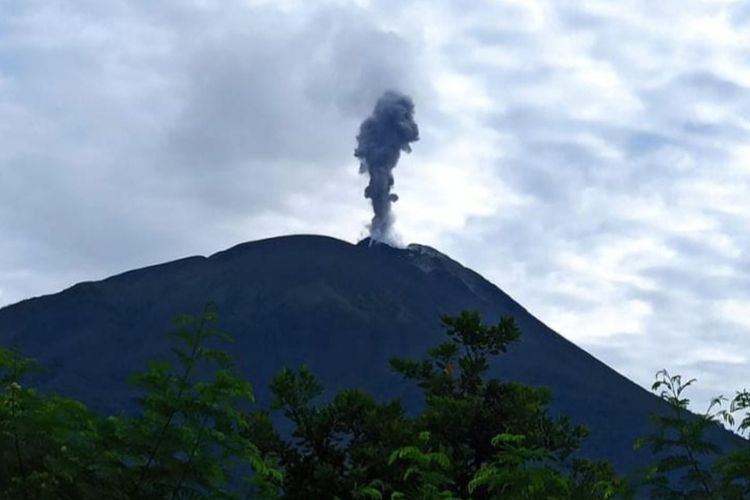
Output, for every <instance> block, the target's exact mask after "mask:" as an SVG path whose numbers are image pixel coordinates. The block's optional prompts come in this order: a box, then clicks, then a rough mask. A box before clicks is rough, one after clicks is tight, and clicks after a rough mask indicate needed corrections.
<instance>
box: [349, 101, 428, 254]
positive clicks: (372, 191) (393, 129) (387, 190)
mask: <svg viewBox="0 0 750 500" xmlns="http://www.w3.org/2000/svg"><path fill="white" fill-rule="evenodd" d="M417 140H419V129H418V128H417V124H416V122H415V121H414V103H413V102H412V100H411V98H410V97H408V96H405V95H403V94H400V93H398V92H393V91H387V92H386V93H384V94H383V95H382V96H381V97H380V99H378V102H377V103H376V104H375V109H374V110H373V112H372V115H370V116H369V117H368V118H367V119H366V120H365V121H363V122H362V125H360V127H359V135H357V149H355V150H354V156H356V157H357V158H359V161H360V164H359V172H360V173H362V174H363V173H365V172H366V173H368V174H369V176H370V183H369V184H368V185H367V187H366V188H365V198H369V199H370V200H371V201H372V209H373V212H375V215H374V216H373V217H372V222H371V223H370V226H369V228H370V238H372V239H373V240H378V241H384V242H386V243H392V242H393V233H392V226H393V214H392V213H391V204H392V203H393V202H394V201H396V200H398V196H397V195H396V194H395V193H391V188H393V169H394V168H395V167H396V164H397V163H398V159H399V157H400V156H401V151H406V152H407V153H410V152H411V147H410V146H409V143H411V142H414V141H417Z"/></svg>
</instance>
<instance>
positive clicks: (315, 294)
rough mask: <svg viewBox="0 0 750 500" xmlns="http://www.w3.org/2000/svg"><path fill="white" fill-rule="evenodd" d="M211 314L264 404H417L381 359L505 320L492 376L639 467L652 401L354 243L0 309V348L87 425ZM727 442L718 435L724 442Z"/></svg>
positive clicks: (536, 333)
mask: <svg viewBox="0 0 750 500" xmlns="http://www.w3.org/2000/svg"><path fill="white" fill-rule="evenodd" d="M208 302H213V303H215V304H216V306H217V309H218V311H219V314H220V315H221V327H222V328H223V329H224V330H225V331H227V332H229V333H231V334H232V335H233V336H234V337H235V339H236V342H235V343H234V344H233V345H232V346H231V347H230V351H231V352H232V354H233V355H234V357H235V359H236V360H237V362H238V365H239V368H240V369H241V371H242V372H243V373H244V374H245V375H246V376H247V378H248V380H250V381H251V382H252V383H253V385H254V386H255V389H256V393H257V396H258V402H259V404H261V405H265V404H267V403H268V390H267V387H268V383H269V382H270V380H271V377H272V376H273V375H274V374H275V373H276V372H278V370H279V369H281V368H282V367H298V366H300V365H303V364H304V365H307V366H309V367H310V368H311V369H312V370H313V371H314V372H315V373H316V374H317V375H318V376H319V378H320V380H321V382H322V383H323V384H324V385H325V386H326V388H327V389H328V390H329V391H330V392H329V394H330V393H333V392H334V391H335V390H338V389H341V388H346V387H363V388H365V389H369V390H371V391H373V392H374V393H375V394H376V396H384V395H393V394H400V395H402V396H404V398H405V399H406V401H407V406H411V407H416V406H417V405H419V404H420V402H419V401H418V400H416V399H415V398H414V393H413V392H410V391H411V390H412V389H411V388H410V387H409V386H408V385H407V384H403V383H402V381H401V380H400V378H399V377H398V376H396V375H395V374H393V373H392V372H391V371H390V370H389V368H388V359H389V358H391V357H394V356H398V357H421V356H422V355H423V354H424V352H425V351H426V350H427V349H428V348H430V347H432V346H434V345H436V344H437V343H439V342H441V341H443V337H444V335H443V331H442V329H441V326H440V315H442V314H455V313H458V312H459V311H461V310H464V309H472V310H476V311H479V312H480V313H481V314H482V317H483V320H484V321H485V322H488V323H490V322H495V321H497V320H498V319H499V318H500V317H501V316H506V315H510V316H513V317H514V318H515V319H516V322H517V324H518V326H519V328H520V330H521V332H522V337H521V340H520V342H518V343H516V344H514V345H512V346H511V347H510V348H509V350H508V352H507V353H505V354H502V355H500V356H499V357H498V358H497V360H496V362H495V364H494V366H493V368H492V370H493V375H494V376H496V377H499V378H502V379H505V380H511V381H516V382H522V383H526V384H531V385H544V386H548V387H550V388H551V389H552V391H553V397H554V399H553V409H554V410H555V411H560V412H562V413H564V414H566V415H569V416H570V417H571V420H572V421H573V422H574V423H576V424H585V425H586V426H588V427H589V428H590V430H591V434H590V436H589V438H588V439H586V440H585V441H584V446H583V452H584V453H585V454H587V455H590V456H591V457H592V458H607V459H609V460H610V461H611V462H612V463H613V464H614V465H615V466H616V467H617V468H618V469H620V470H621V471H626V470H630V469H631V468H633V467H634V466H637V465H640V464H643V463H644V462H646V461H648V460H649V459H650V457H649V456H648V454H646V453H643V454H638V453H637V452H635V451H632V449H633V441H634V440H635V439H636V438H637V437H640V436H643V435H645V434H647V433H648V420H647V416H648V414H649V413H651V412H657V411H663V410H664V404H663V403H662V402H661V401H660V400H659V399H658V398H657V397H655V396H653V395H652V394H650V393H649V392H647V391H645V390H644V389H642V388H641V387H639V386H638V385H636V384H634V383H633V382H631V381H629V380H627V379H626V378H624V377H623V376H621V375H619V374H618V373H617V372H615V371H614V370H612V369H611V368H609V367H608V366H606V365H605V364H603V363H601V362H600V361H598V360H597V359H595V358H594V357H592V356H591V355H589V354H588V353H586V352H585V351H583V350H582V349H580V348H578V347H577V346H575V345H574V344H572V343H571V342H569V341H567V340H566V339H564V338H563V337H561V336H560V335H558V334H557V333H555V332H554V331H552V330H551V329H550V328H548V327H547V326H545V325H544V324H543V323H542V322H540V321H539V320H537V319H536V318H535V317H534V316H532V315H531V314H530V313H529V312H527V311H526V310H525V309H524V308H523V307H521V306H520V305H519V304H518V303H516V302H515V301H514V300H513V299H511V298H510V297H509V296H508V295H506V294H505V293H504V292H503V291H501V290H500V289H499V288H497V287H496V286H494V285H493V284H491V283H490V282H488V281H487V280H485V279H484V278H482V277H481V276H480V275H479V274H477V273H475V272H473V271H471V270H470V269H467V268H465V267H463V266H462V265H461V264H459V263H457V262H455V261H453V260H452V259H450V258H449V257H447V256H445V255H443V254H442V253H440V252H439V251H437V250H435V249H432V248H430V247H427V246H422V245H409V246H408V247H406V248H404V249H399V248H394V247H391V246H388V245H386V244H382V243H374V244H373V242H372V241H371V240H369V239H366V240H363V241H361V242H360V243H359V244H357V245H352V244H350V243H346V242H343V241H339V240H336V239H333V238H328V237H323V236H286V237H279V238H272V239H267V240H261V241H255V242H250V243H243V244H240V245H237V246H235V247H233V248H230V249H228V250H225V251H222V252H219V253H216V254H214V255H211V256H210V257H189V258H185V259H181V260H177V261H173V262H169V263H166V264H161V265H156V266H151V267H146V268H143V269H138V270H134V271H130V272H126V273H123V274H120V275H117V276H113V277H110V278H107V279H105V280H102V281H96V282H85V283H79V284H77V285H75V286H73V287H71V288H69V289H67V290H64V291H62V292H60V293H57V294H54V295H48V296H44V297H39V298H34V299H29V300H26V301H23V302H20V303H18V304H15V305H11V306H8V307H5V308H3V309H0V345H16V346H18V348H19V349H20V350H21V352H22V353H24V354H25V355H29V356H32V357H35V358H37V359H38V360H39V361H40V362H41V363H42V364H44V365H45V366H46V367H47V368H48V371H47V372H46V375H44V377H43V379H42V380H41V381H40V385H41V387H43V388H44V389H48V390H54V391H57V392H59V393H61V394H63V395H65V396H69V397H73V398H76V399H80V400H81V401H83V402H85V403H87V404H88V405H90V406H91V407H92V408H94V409H96V410H98V411H101V412H116V411H119V410H120V409H122V408H128V407H131V405H132V398H133V397H135V396H136V394H135V392H134V391H133V389H131V388H130V387H129V386H128V384H127V377H128V375H130V374H131V373H133V372H135V371H137V370H142V369H143V368H144V367H145V366H146V363H147V361H148V360H152V359H156V358H161V359H165V358H166V359H169V358H170V351H169V344H168V340H167V339H166V337H165V335H164V332H166V331H168V330H169V329H170V328H171V326H172V320H173V318H174V317H175V316H176V315H177V314H180V313H190V314H197V313H200V312H201V311H202V310H203V307H204V306H205V304H206V303H208ZM721 439H729V434H727V436H726V437H725V438H721Z"/></svg>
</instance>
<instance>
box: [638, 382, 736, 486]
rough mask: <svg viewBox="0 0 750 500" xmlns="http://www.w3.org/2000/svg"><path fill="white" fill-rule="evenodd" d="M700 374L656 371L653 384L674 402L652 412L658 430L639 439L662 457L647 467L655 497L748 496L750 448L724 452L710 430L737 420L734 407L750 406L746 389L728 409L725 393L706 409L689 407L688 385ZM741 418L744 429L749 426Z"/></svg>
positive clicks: (653, 387) (661, 394)
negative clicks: (687, 377) (666, 411)
mask: <svg viewBox="0 0 750 500" xmlns="http://www.w3.org/2000/svg"><path fill="white" fill-rule="evenodd" d="M693 383H695V379H690V380H687V381H683V379H682V377H681V376H680V375H670V373H669V372H668V371H667V370H660V371H659V372H657V374H656V381H655V382H654V384H653V385H652V390H654V391H658V394H659V396H660V397H661V398H662V399H663V400H664V401H666V402H667V403H669V406H670V408H671V410H672V412H671V414H668V415H652V416H651V421H652V424H653V426H654V431H653V433H652V434H650V435H648V436H646V437H644V438H642V439H640V440H638V441H637V442H636V448H643V447H645V446H648V447H650V449H651V451H652V452H653V453H654V455H655V456H656V457H657V460H656V461H655V462H654V463H653V464H652V466H651V467H650V468H649V469H648V470H647V471H646V474H645V478H644V482H645V484H646V485H647V486H648V487H649V488H650V494H651V496H652V497H653V498H664V499H675V500H676V499H683V498H688V499H742V498H747V497H748V496H749V495H750V448H743V449H739V450H736V451H732V452H729V453H724V452H723V450H722V449H721V448H719V447H718V446H717V445H716V444H714V443H713V442H711V441H709V440H708V438H707V437H706V436H705V433H706V431H707V430H709V429H711V428H715V427H719V426H720V425H721V423H720V422H721V421H722V420H723V421H725V422H727V423H729V424H732V425H733V424H734V422H735V418H734V416H733V413H736V412H740V411H742V410H745V409H746V408H747V407H748V406H747V404H746V401H747V399H746V395H747V393H746V392H742V393H737V396H736V397H735V399H734V400H733V401H732V402H731V404H730V407H729V409H728V410H721V409H720V408H721V405H722V403H723V402H724V401H725V398H723V397H721V396H719V397H717V398H714V399H713V400H712V401H711V403H710V404H709V407H708V409H707V410H706V412H705V413H703V414H700V415H695V414H693V413H691V412H690V411H688V405H689V404H690V400H689V399H688V398H687V397H686V396H685V391H686V389H687V388H688V387H690V386H691V385H692V384H693ZM746 421H747V417H746V416H745V417H744V418H743V420H742V422H741V423H740V426H739V430H740V432H742V431H744V430H746V429H747V426H743V424H744V423H745V422H746Z"/></svg>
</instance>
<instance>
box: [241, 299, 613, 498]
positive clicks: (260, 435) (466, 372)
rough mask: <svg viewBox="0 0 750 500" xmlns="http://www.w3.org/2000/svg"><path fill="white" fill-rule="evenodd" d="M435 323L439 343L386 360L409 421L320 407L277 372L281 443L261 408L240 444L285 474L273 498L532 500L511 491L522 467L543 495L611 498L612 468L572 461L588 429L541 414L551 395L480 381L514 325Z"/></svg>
mask: <svg viewBox="0 0 750 500" xmlns="http://www.w3.org/2000/svg"><path fill="white" fill-rule="evenodd" d="M442 322H443V326H444V328H445V330H446V334H447V336H448V338H449V340H448V341H446V342H444V343H442V344H440V345H438V346H437V347H435V348H434V349H431V350H430V351H429V352H428V353H427V356H426V358H424V359H422V360H411V359H394V360H392V361H391V366H392V367H393V369H394V370H395V371H396V372H397V373H399V374H400V375H401V376H403V377H404V378H406V379H407V380H410V381H413V382H415V383H416V384H417V386H418V387H419V388H420V389H421V390H422V393H423V395H424V409H423V410H422V411H421V412H419V413H418V414H417V415H414V416H408V415H405V413H404V411H403V408H402V405H401V404H400V403H399V402H397V401H391V402H387V403H377V402H376V401H375V400H374V399H373V398H372V396H370V395H368V394H366V393H364V392H362V391H358V390H347V391H342V392H340V393H338V394H337V395H335V396H334V398H333V399H332V400H331V401H329V402H321V396H322V395H323V388H322V386H321V385H320V384H319V383H318V382H317V380H316V379H315V377H314V376H313V374H312V373H310V371H309V370H307V369H306V368H302V369H301V370H299V371H294V370H288V369H287V370H284V371H282V372H281V373H280V374H279V375H277V377H276V378H275V379H274V381H273V383H272V385H271V390H272V392H273V395H274V400H273V403H272V407H271V408H272V410H274V411H277V412H281V413H282V414H283V415H284V416H285V417H286V419H287V420H288V421H289V422H290V423H291V425H292V430H291V438H284V437H282V433H280V432H278V431H276V430H275V429H274V428H273V424H272V419H271V416H270V414H269V413H264V412H260V411H256V412H254V413H251V414H250V415H249V417H248V420H249V421H251V422H253V424H252V425H249V426H248V438H249V439H250V440H252V441H253V442H255V443H256V444H257V445H258V447H259V448H260V450H261V451H262V452H263V453H264V456H266V458H267V459H275V460H277V461H278V464H279V466H280V467H281V468H282V469H283V471H284V484H283V488H282V490H283V493H282V495H283V497H284V498H290V499H297V498H300V499H301V498H342V499H343V498H381V497H382V498H388V497H391V498H403V497H404V495H406V497H408V498H477V499H482V498H495V497H497V498H500V497H502V498H532V497H528V496H524V495H525V493H526V490H523V491H521V489H522V488H521V489H519V488H517V487H513V486H512V485H513V484H516V486H518V481H517V480H516V479H515V478H517V477H521V476H518V474H519V473H521V472H523V474H526V475H525V476H523V477H525V478H526V479H528V480H529V481H532V483H533V484H537V482H539V481H541V482H542V483H543V486H544V490H543V491H552V490H553V489H554V488H557V487H559V485H560V484H562V483H564V484H565V488H566V489H564V490H562V491H564V492H567V493H565V494H566V495H568V496H564V497H563V496H558V498H576V499H577V500H582V499H585V498H609V496H607V495H608V494H602V492H603V491H604V492H608V491H610V490H611V491H612V492H613V493H612V495H614V492H615V490H616V489H617V487H619V483H618V482H617V481H616V480H615V478H614V474H613V473H612V470H611V467H607V466H606V464H598V463H593V462H588V461H584V460H573V458H572V456H573V452H574V451H575V450H576V449H577V448H578V445H579V443H580V441H581V439H583V438H584V437H585V435H586V431H585V429H583V428H582V427H574V426H572V425H571V424H570V423H569V422H568V420H567V419H566V418H564V417H552V416H550V415H549V413H548V410H547V406H548V403H549V399H550V392H549V390H547V389H545V388H535V387H528V386H524V385H521V384H515V383H504V382H501V381H499V380H496V379H489V378H488V377H487V372H488V370H489V367H490V360H491V357H493V356H496V355H498V354H500V353H502V352H505V351H506V350H507V347H508V345H509V344H510V343H512V342H514V341H516V340H517V339H518V338H519V336H520V332H519V330H518V329H517V327H516V326H515V323H514V321H513V319H512V318H503V319H501V320H500V322H499V323H498V324H496V325H485V324H483V323H482V322H481V318H480V316H479V314H477V313H473V312H463V313H461V314H460V315H458V316H455V317H452V316H445V317H443V318H442ZM540 491H542V490H540ZM513 492H515V493H513ZM511 493H512V494H514V495H516V496H508V495H510V494H511ZM573 495H578V496H573ZM612 495H610V496H612ZM534 498H541V496H538V497H534Z"/></svg>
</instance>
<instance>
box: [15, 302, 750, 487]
mask: <svg viewBox="0 0 750 500" xmlns="http://www.w3.org/2000/svg"><path fill="white" fill-rule="evenodd" d="M442 321H443V325H444V328H445V331H446V334H447V340H446V341H445V342H444V343H442V344H440V345H438V346H436V347H435V348H433V349H431V350H430V351H429V352H428V353H427V354H426V356H425V357H424V358H423V359H418V360H414V359H394V360H392V361H391V367H392V368H393V370H394V371H395V372H396V373H397V374H399V375H401V376H402V377H403V378H404V379H405V380H407V381H409V382H411V383H413V384H414V385H415V386H416V388H417V389H418V390H419V391H420V392H421V394H422V396H423V399H424V404H423V406H422V409H421V411H419V412H418V413H416V414H409V413H407V412H406V411H405V409H404V406H403V403H402V402H401V401H398V400H392V401H377V400H375V398H374V397H373V396H372V395H370V394H369V393H367V392H365V391H363V390H359V389H350V390H344V391H340V392H339V393H337V394H335V395H333V396H332V397H329V398H325V397H323V396H324V388H323V387H322V385H321V384H320V383H319V382H318V380H317V379H316V377H315V375H314V374H313V373H312V372H311V371H310V370H308V369H307V368H305V367H301V368H298V369H284V370H282V371H281V372H280V373H279V374H278V375H277V376H276V377H275V378H274V380H273V382H272V385H271V391H272V394H273V401H272V403H271V412H268V411H264V410H259V409H254V408H253V406H252V401H253V391H252V388H251V386H250V384H249V383H248V382H247V381H245V380H243V379H242V378H241V377H240V376H239V375H238V374H237V373H236V371H235V370H234V368H233V365H232V360H231V359H230V358H229V356H228V354H227V353H226V352H225V351H223V350H221V349H219V348H218V346H219V345H220V344H221V343H222V342H230V341H231V337H229V336H228V335H227V334H225V333H223V332H221V331H220V330H218V329H217V327H216V325H217V315H216V312H215V311H214V310H213V309H212V308H210V307H209V308H207V309H206V311H205V312H204V314H202V315H201V316H199V317H191V316H183V317H180V318H178V320H177V324H176V330H175V331H174V332H172V333H171V334H170V335H171V337H172V339H173V340H174V347H173V352H174V359H175V363H172V364H170V363H166V362H163V361H160V362H154V363H152V364H151V366H150V367H149V369H148V370H147V371H146V372H144V373H141V374H137V375H136V376H134V377H133V383H134V384H135V385H136V386H137V387H139V388H141V389H142V391H143V397H142V398H141V399H140V401H139V403H140V411H139V412H138V413H137V414H135V415H117V416H110V417H106V418H104V417H101V416H99V415H96V414H94V413H93V412H91V411H89V410H88V409H87V408H86V407H85V406H84V405H83V404H81V403H79V402H76V401H72V400H69V399H64V398H61V397H58V396H49V395H44V394H40V393H39V392H37V391H36V390H34V389H33V388H31V387H28V386H27V385H26V382H27V381H28V380H29V376H30V375H31V374H32V373H33V372H34V371H36V370H38V369H39V367H37V366H36V365H35V363H34V362H33V361H31V360H28V359H24V358H22V357H21V356H20V355H18V354H17V353H16V352H15V351H13V350H9V349H0V498H9V499H15V498H18V499H24V500H26V499H28V500H31V499H34V500H36V499H84V500H85V499H100V498H112V499H187V498H190V499H209V498H211V499H213V498H288V499H313V498H315V499H317V498H321V499H329V498H331V499H333V498H339V499H392V500H396V499H454V498H473V499H493V498H503V499H575V500H586V499H609V498H626V497H629V496H632V495H633V494H634V490H635V489H636V488H639V489H640V490H641V491H642V492H646V493H647V494H648V495H649V496H650V497H651V498H666V499H677V498H695V499H742V498H750V448H748V447H746V448H742V449H740V450H739V451H732V452H730V453H724V452H723V451H722V450H720V449H719V448H718V447H716V446H715V445H714V444H712V443H710V442H709V441H708V440H707V439H706V438H705V432H706V431H707V430H708V429H709V428H711V427H713V426H717V425H719V423H720V422H721V421H726V422H727V423H730V424H735V423H736V424H737V428H738V429H739V432H741V433H746V432H747V431H748V429H750V414H749V413H748V409H749V408H750V395H749V394H748V393H747V392H746V391H745V392H741V393H738V394H737V395H736V396H735V398H734V399H733V400H732V401H731V402H729V405H728V406H727V407H726V408H725V409H721V408H720V405H721V404H722V403H723V402H724V401H722V399H719V398H717V400H715V401H714V404H713V405H712V406H711V407H710V408H709V410H708V411H707V412H706V413H705V414H704V415H700V416H698V417H697V418H696V416H694V415H692V414H691V413H689V412H688V410H687V405H688V400H687V399H686V398H685V396H684V391H685V389H686V388H687V387H688V386H690V385H691V384H692V383H693V381H692V380H690V381H687V382H683V381H682V379H681V378H680V377H679V376H672V375H670V374H669V373H667V372H666V371H664V372H660V373H659V374H658V375H657V381H656V383H655V384H654V390H655V391H659V393H660V395H661V397H662V398H663V399H664V400H666V401H667V402H668V403H669V404H670V407H671V408H672V409H673V412H672V413H671V414H669V415H659V416H654V417H653V432H652V434H650V435H649V436H646V437H645V438H643V439H642V440H640V441H639V442H638V443H637V446H638V447H640V448H643V449H646V450H652V451H653V452H654V464H653V466H652V467H650V468H649V469H648V470H647V471H645V472H644V474H643V477H641V478H636V481H632V480H627V481H626V480H625V478H621V477H618V476H617V475H616V474H615V473H614V470H613V468H612V466H611V465H610V464H609V463H607V462H606V461H591V460H587V459H583V458H581V457H580V456H579V455H578V454H577V450H578V448H579V445H580V443H581V441H582V440H583V439H585V437H586V430H585V429H584V428H582V427H580V426H576V425H573V424H572V423H571V422H569V421H568V419H567V418H565V417H559V416H554V415H551V414H550V412H549V410H548V405H549V401H550V397H551V394H550V392H549V391H548V390H546V389H544V388H537V387H529V386H524V385H521V384H515V383H511V382H503V381H500V380H496V379H492V378H489V377H488V375H487V372H488V369H489V366H490V361H491V360H492V358H493V357H495V356H498V355H500V354H501V353H503V352H505V351H506V349H507V347H508V345H509V344H511V343H512V342H515V341H517V340H518V338H519V336H520V332H519V331H518V329H517V327H516V325H515V323H514V321H513V320H512V319H511V318H503V319H502V320H501V321H500V322H499V323H498V324H496V325H485V324H483V323H482V322H481V319H480V317H479V315H478V314H476V313H472V312H464V313H461V314H460V315H458V316H455V317H444V318H443V319H442ZM734 419H737V422H735V421H734ZM279 423H281V425H280V426H279ZM631 479H632V478H631Z"/></svg>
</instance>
